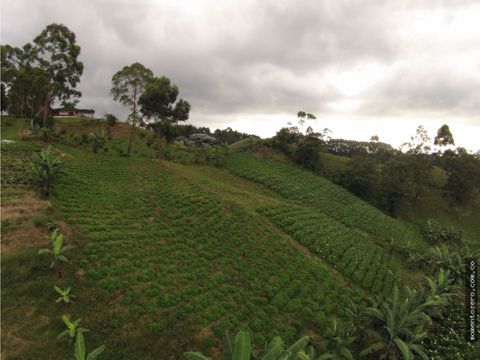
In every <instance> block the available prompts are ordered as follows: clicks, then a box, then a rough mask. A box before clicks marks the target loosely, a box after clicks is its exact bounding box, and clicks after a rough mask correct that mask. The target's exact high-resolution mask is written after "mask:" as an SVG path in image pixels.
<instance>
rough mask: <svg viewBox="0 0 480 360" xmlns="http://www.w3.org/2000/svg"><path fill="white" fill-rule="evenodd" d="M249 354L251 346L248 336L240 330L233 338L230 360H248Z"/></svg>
mask: <svg viewBox="0 0 480 360" xmlns="http://www.w3.org/2000/svg"><path fill="white" fill-rule="evenodd" d="M251 354H252V344H251V342H250V334H249V333H248V332H246V331H243V330H241V331H239V333H238V334H237V336H235V345H234V348H233V356H232V360H250V355H251Z"/></svg>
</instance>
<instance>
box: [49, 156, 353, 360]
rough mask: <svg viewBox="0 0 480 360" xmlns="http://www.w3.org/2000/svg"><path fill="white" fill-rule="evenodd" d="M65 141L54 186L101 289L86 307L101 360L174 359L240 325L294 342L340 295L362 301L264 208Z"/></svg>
mask: <svg viewBox="0 0 480 360" xmlns="http://www.w3.org/2000/svg"><path fill="white" fill-rule="evenodd" d="M66 149H67V148H66ZM65 151H68V153H69V154H70V157H71V159H70V160H68V161H67V174H66V175H65V176H64V177H63V178H62V181H61V184H60V186H59V187H58V188H57V190H56V192H55V195H56V196H57V199H58V201H59V205H60V209H61V211H62V213H64V214H65V216H66V218H67V220H68V222H69V223H71V224H72V225H73V226H75V227H76V228H77V229H78V230H79V232H80V234H81V235H82V237H83V240H82V242H81V243H82V245H81V249H80V250H81V254H82V255H81V256H80V257H79V258H80V259H81V260H80V266H81V267H82V268H83V269H84V270H85V271H86V277H87V278H88V279H91V280H92V281H93V283H92V284H91V285H89V286H90V289H93V288H95V289H96V288H99V289H101V291H102V294H100V295H98V296H104V297H105V299H106V301H105V306H104V307H101V306H100V307H95V312H93V310H92V311H91V312H89V313H87V314H85V318H87V319H91V320H89V322H88V323H87V325H88V326H87V327H89V328H90V329H91V330H92V332H91V334H92V336H95V339H96V340H98V341H103V342H104V343H105V344H106V346H107V352H106V354H105V356H104V357H102V358H105V359H132V358H142V359H147V358H152V359H153V358H155V359H158V358H163V357H162V354H163V355H165V356H166V354H169V356H171V355H172V354H178V357H179V358H180V354H181V353H182V352H183V351H185V350H186V349H204V350H205V349H206V351H208V349H209V348H211V347H215V346H217V345H219V343H220V337H221V336H222V335H223V333H224V331H225V330H226V329H230V330H231V331H233V332H234V331H236V330H238V329H240V328H244V329H248V330H250V331H251V333H252V334H253V337H254V339H255V343H257V344H261V343H263V342H264V340H267V339H268V340H269V339H271V337H272V336H273V335H276V334H279V335H281V336H283V337H284V338H286V339H287V340H290V339H294V338H296V337H297V336H298V335H299V334H300V333H305V332H310V333H311V332H313V333H315V332H317V333H318V332H319V331H320V330H321V329H322V328H323V327H324V326H325V324H326V321H325V319H326V317H330V316H339V317H342V316H344V311H345V306H346V303H347V299H349V298H353V299H354V300H356V301H360V295H359V293H358V291H356V290H351V288H350V287H349V286H348V284H347V283H346V281H344V280H343V278H342V277H341V276H340V275H339V274H336V273H335V272H334V271H332V270H331V269H329V268H328V267H327V266H325V265H323V264H321V262H319V261H318V260H316V259H315V257H309V256H307V255H305V253H304V252H303V251H301V250H299V248H298V245H296V244H295V241H293V240H292V239H291V238H289V237H288V236H286V235H284V234H283V233H282V232H281V231H279V230H278V228H276V227H275V226H274V225H272V224H270V223H269V221H268V220H267V219H266V218H265V217H264V216H262V215H259V214H258V213H255V212H254V211H251V212H250V211H247V210H246V209H244V208H241V207H240V206H238V205H237V204H235V203H233V202H229V201H225V200H222V199H221V198H219V197H216V196H214V195H212V194H210V193H207V192H206V191H204V190H202V189H201V188H200V187H198V186H196V185H195V184H194V183H189V182H188V181H186V180H185V179H183V178H180V177H178V176H176V175H175V174H174V173H173V172H171V171H169V170H168V169H167V167H166V166H164V165H162V164H161V163H158V162H156V161H154V160H151V159H145V158H135V159H131V158H122V157H115V156H108V155H96V156H94V155H92V154H86V153H85V152H84V151H81V150H73V149H68V150H65ZM88 292H89V291H88V289H86V290H85V293H88ZM91 296H92V298H91V301H95V297H96V296H97V295H95V296H94V295H91ZM93 334H94V335H93ZM100 339H102V340H100ZM126 339H129V340H126Z"/></svg>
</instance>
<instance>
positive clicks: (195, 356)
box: [184, 351, 211, 360]
mask: <svg viewBox="0 0 480 360" xmlns="http://www.w3.org/2000/svg"><path fill="white" fill-rule="evenodd" d="M184 355H185V356H186V357H187V359H188V360H211V359H210V358H208V357H206V356H204V355H202V354H201V353H199V352H191V351H189V352H186V353H185V354H184Z"/></svg>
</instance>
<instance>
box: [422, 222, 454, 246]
mask: <svg viewBox="0 0 480 360" xmlns="http://www.w3.org/2000/svg"><path fill="white" fill-rule="evenodd" d="M423 235H424V236H425V239H426V240H427V241H428V242H429V243H430V244H431V245H436V244H438V243H440V242H441V241H453V242H459V241H461V240H462V238H463V234H462V232H461V231H459V230H456V229H455V228H454V227H453V226H450V227H448V228H445V227H444V226H442V225H441V224H440V223H439V222H438V221H436V220H433V219H428V220H427V223H426V224H425V226H424V228H423Z"/></svg>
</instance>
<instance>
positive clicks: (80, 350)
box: [74, 332, 105, 360]
mask: <svg viewBox="0 0 480 360" xmlns="http://www.w3.org/2000/svg"><path fill="white" fill-rule="evenodd" d="M104 350H105V345H102V346H99V347H98V348H96V349H95V350H93V351H92V352H91V353H89V354H87V353H86V352H87V351H86V349H85V338H84V337H83V334H82V333H81V332H79V333H78V334H77V338H76V340H75V359H74V360H95V359H96V358H97V357H98V355H100V354H101V353H102V352H103V351H104Z"/></svg>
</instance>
